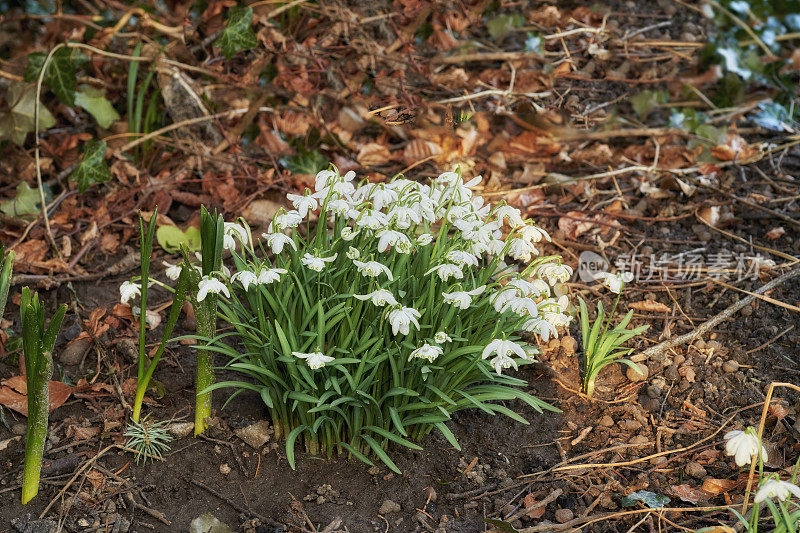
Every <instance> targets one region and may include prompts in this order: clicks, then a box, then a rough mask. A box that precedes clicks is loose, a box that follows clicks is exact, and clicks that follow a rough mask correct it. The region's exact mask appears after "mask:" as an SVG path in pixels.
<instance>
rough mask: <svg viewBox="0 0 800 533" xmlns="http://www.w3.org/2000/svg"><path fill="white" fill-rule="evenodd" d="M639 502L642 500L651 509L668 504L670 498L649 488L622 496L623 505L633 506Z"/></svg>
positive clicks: (621, 503) (621, 502)
mask: <svg viewBox="0 0 800 533" xmlns="http://www.w3.org/2000/svg"><path fill="white" fill-rule="evenodd" d="M637 502H642V503H643V504H645V505H646V506H648V507H649V508H650V509H658V508H659V507H664V506H665V505H667V504H668V503H669V502H670V499H669V498H668V497H667V496H664V495H663V494H656V493H655V492H650V491H649V490H638V491H636V492H632V493H630V494H628V495H627V496H625V497H624V498H622V500H621V501H620V505H622V507H633V506H634V505H636V504H637Z"/></svg>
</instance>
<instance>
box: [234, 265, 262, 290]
mask: <svg viewBox="0 0 800 533" xmlns="http://www.w3.org/2000/svg"><path fill="white" fill-rule="evenodd" d="M231 281H238V282H239V283H241V284H242V287H244V290H245V291H247V290H248V289H249V288H250V285H252V284H257V283H258V276H257V275H256V274H255V273H254V272H250V271H249V270H240V271H239V272H237V273H236V274H234V275H233V276H231Z"/></svg>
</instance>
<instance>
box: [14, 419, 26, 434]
mask: <svg viewBox="0 0 800 533" xmlns="http://www.w3.org/2000/svg"><path fill="white" fill-rule="evenodd" d="M27 431H28V428H27V427H26V426H25V424H23V423H22V422H17V423H16V424H14V425H13V426H11V432H12V433H13V434H14V435H24V434H25V433H26V432H27Z"/></svg>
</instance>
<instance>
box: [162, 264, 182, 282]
mask: <svg viewBox="0 0 800 533" xmlns="http://www.w3.org/2000/svg"><path fill="white" fill-rule="evenodd" d="M161 264H162V265H164V266H165V267H167V270H165V271H164V274H166V276H167V277H168V278H169V279H171V280H172V281H175V280H177V279H178V278H179V277H180V276H181V270H183V267H182V266H181V264H180V263H178V264H177V265H173V264H170V263H167V262H166V261H161Z"/></svg>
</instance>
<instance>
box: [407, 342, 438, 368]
mask: <svg viewBox="0 0 800 533" xmlns="http://www.w3.org/2000/svg"><path fill="white" fill-rule="evenodd" d="M442 353H444V350H442V349H441V348H440V347H439V346H433V345H431V344H428V343H427V342H426V343H425V344H423V345H422V346H420V347H419V348H417V349H416V350H414V351H413V352H411V355H409V356H408V360H409V361H411V360H412V359H425V360H426V361H428V362H429V363H433V361H434V360H435V359H436V358H437V357H439V356H440V355H442Z"/></svg>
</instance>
